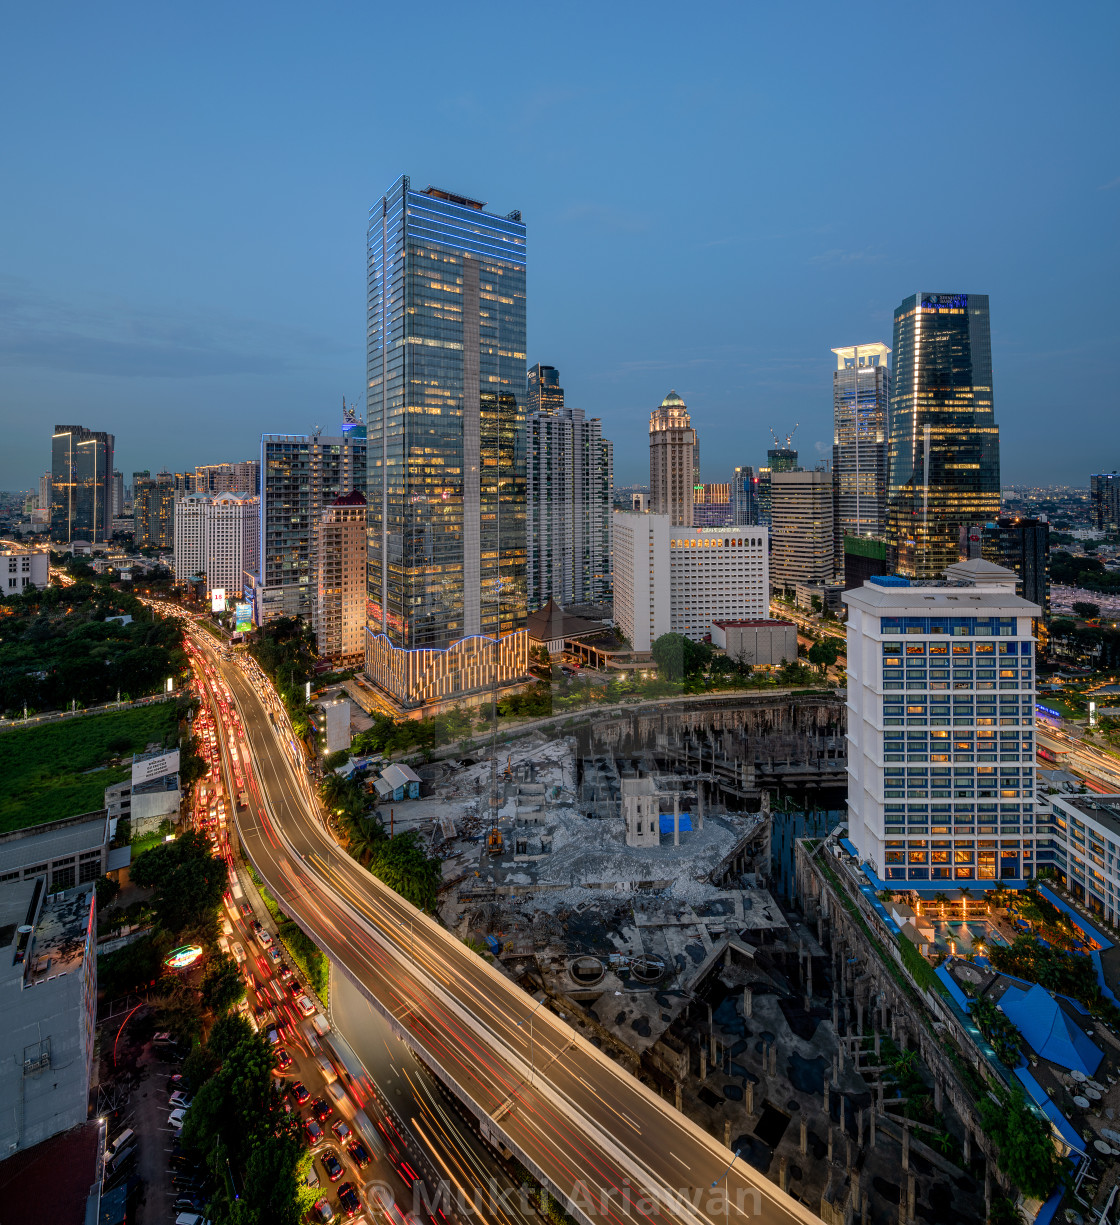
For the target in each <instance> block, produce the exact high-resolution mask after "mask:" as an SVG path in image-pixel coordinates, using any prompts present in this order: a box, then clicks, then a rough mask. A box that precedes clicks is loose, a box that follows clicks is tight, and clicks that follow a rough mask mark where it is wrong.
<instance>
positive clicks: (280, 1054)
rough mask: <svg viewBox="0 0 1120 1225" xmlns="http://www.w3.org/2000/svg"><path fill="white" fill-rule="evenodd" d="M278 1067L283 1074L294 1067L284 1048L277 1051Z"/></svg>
mask: <svg viewBox="0 0 1120 1225" xmlns="http://www.w3.org/2000/svg"><path fill="white" fill-rule="evenodd" d="M276 1066H277V1067H278V1068H279V1069H280V1071H281V1072H283V1071H284V1070H285V1069H287V1068H290V1067H291V1066H292V1057H291V1055H289V1054H288V1052H287V1051H286V1050H285V1049H284V1048H283V1047H282V1046H281V1047H278V1048H277V1051H276Z"/></svg>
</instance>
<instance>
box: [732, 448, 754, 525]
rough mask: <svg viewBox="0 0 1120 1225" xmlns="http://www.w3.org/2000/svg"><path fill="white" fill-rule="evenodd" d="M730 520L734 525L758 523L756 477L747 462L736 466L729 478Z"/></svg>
mask: <svg viewBox="0 0 1120 1225" xmlns="http://www.w3.org/2000/svg"><path fill="white" fill-rule="evenodd" d="M731 522H732V523H733V524H734V525H735V527H753V526H754V525H755V524H756V523H758V477H757V476H756V475H755V471H754V468H752V467H751V466H750V465H749V464H745V465H744V466H743V467H741V468H736V469H735V475H734V476H733V477H732V479H731Z"/></svg>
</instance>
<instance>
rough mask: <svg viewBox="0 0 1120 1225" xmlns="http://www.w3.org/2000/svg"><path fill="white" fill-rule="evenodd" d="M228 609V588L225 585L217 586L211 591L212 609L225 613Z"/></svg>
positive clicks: (212, 610)
mask: <svg viewBox="0 0 1120 1225" xmlns="http://www.w3.org/2000/svg"><path fill="white" fill-rule="evenodd" d="M225 610H226V589H225V588H224V587H215V588H214V590H213V591H211V592H210V611H211V612H216V613H223V612H225Z"/></svg>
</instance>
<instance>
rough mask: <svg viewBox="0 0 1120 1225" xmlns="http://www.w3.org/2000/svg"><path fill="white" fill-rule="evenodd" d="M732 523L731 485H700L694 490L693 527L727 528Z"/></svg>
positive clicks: (718, 483)
mask: <svg viewBox="0 0 1120 1225" xmlns="http://www.w3.org/2000/svg"><path fill="white" fill-rule="evenodd" d="M731 521H732V513H731V485H730V484H728V483H720V482H718V481H717V482H715V483H712V484H699V485H697V486H696V488H695V489H694V490H693V501H692V525H693V527H727V526H728V525H729V524H730V523H731Z"/></svg>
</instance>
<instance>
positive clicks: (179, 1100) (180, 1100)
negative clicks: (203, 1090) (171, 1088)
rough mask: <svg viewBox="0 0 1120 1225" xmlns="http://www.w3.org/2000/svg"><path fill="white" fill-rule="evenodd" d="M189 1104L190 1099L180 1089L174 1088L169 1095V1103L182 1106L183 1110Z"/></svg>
mask: <svg viewBox="0 0 1120 1225" xmlns="http://www.w3.org/2000/svg"><path fill="white" fill-rule="evenodd" d="M190 1104H191V1099H190V1098H189V1097H188V1096H187V1094H185V1093H183V1092H182V1091H181V1090H179V1089H176V1090H175V1092H174V1093H172V1095H171V1100H170V1105H172V1106H182V1107H183V1109H184V1110H186V1108H187V1107H188V1106H189V1105H190Z"/></svg>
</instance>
